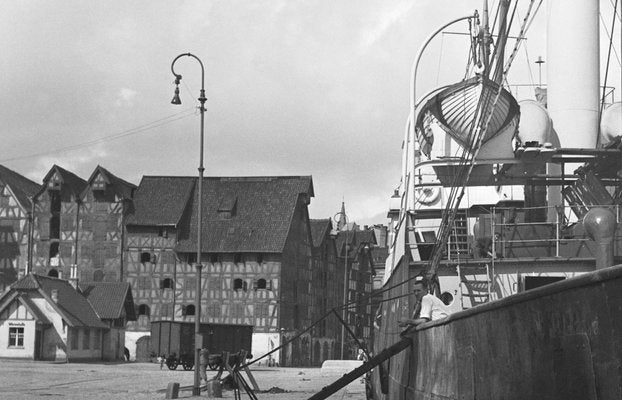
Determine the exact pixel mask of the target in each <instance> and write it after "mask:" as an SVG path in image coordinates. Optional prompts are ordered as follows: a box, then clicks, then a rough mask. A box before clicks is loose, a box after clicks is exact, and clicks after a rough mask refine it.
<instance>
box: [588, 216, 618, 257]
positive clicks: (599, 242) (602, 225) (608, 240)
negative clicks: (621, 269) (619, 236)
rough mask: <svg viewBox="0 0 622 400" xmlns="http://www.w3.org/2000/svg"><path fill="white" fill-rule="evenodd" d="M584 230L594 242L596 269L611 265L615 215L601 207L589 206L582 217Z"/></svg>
mask: <svg viewBox="0 0 622 400" xmlns="http://www.w3.org/2000/svg"><path fill="white" fill-rule="evenodd" d="M583 226H584V227H585V231H586V232H587V234H588V235H589V236H590V238H591V239H592V240H594V242H596V255H595V256H596V269H602V268H608V267H611V266H612V265H613V235H614V233H615V230H616V217H615V215H613V213H612V212H611V211H610V210H609V209H607V208H603V207H594V208H591V209H590V210H589V211H588V212H587V214H585V217H583Z"/></svg>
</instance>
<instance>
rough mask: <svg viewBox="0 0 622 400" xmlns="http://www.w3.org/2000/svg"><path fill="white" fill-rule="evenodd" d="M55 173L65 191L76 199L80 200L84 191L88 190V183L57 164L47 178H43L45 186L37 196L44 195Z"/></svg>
mask: <svg viewBox="0 0 622 400" xmlns="http://www.w3.org/2000/svg"><path fill="white" fill-rule="evenodd" d="M55 172H58V175H59V176H60V177H61V179H62V181H63V187H64V190H68V191H69V192H70V193H71V194H73V196H74V197H75V198H79V197H80V194H81V193H82V191H83V190H84V189H85V188H86V186H87V182H86V181H85V180H84V179H82V178H80V177H79V176H78V175H76V174H74V173H73V172H69V171H67V170H66V169H64V168H62V167H59V166H58V165H56V164H54V165H53V166H52V168H51V169H50V171H49V172H48V173H47V175H45V178H43V186H42V187H41V189H40V190H39V192H38V193H37V196H38V195H40V194H41V193H43V191H44V190H45V188H46V184H47V182H48V180H49V179H50V178H51V177H52V175H54V173H55Z"/></svg>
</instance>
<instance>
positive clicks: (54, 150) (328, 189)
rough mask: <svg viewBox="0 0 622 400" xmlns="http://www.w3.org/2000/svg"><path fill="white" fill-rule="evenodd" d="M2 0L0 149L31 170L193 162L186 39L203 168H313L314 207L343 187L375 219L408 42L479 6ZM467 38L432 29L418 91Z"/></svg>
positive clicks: (393, 163) (444, 75)
mask: <svg viewBox="0 0 622 400" xmlns="http://www.w3.org/2000/svg"><path fill="white" fill-rule="evenodd" d="M2 3H3V5H2V12H1V13H0V34H1V37H2V40H1V41H0V53H1V54H2V57H0V63H1V64H0V65H1V67H2V74H0V82H1V83H2V88H3V90H4V94H3V96H2V98H1V99H0V105H1V107H0V109H1V110H2V111H0V112H1V115H2V125H1V126H0V130H1V138H2V146H1V147H0V164H3V165H5V166H7V167H9V168H11V169H13V170H16V171H17V172H19V173H22V174H23V175H26V176H27V177H29V178H31V179H33V180H35V181H37V182H40V181H41V179H42V178H43V177H44V175H45V174H46V173H47V171H48V170H49V169H50V168H51V166H52V165H53V164H58V165H60V166H62V167H64V168H66V169H68V170H71V171H73V172H74V173H76V174H78V175H79V176H81V177H83V178H84V179H87V178H88V177H89V175H90V174H91V172H92V171H93V169H94V168H95V167H96V166H97V165H98V164H99V165H102V166H103V167H105V168H107V169H109V170H110V171H111V172H113V173H114V174H116V175H118V176H120V177H121V178H124V179H126V180H128V181H130V182H133V183H135V184H138V183H139V181H140V178H141V177H142V176H143V175H193V176H194V175H196V174H197V167H198V158H199V150H198V143H199V126H200V122H199V121H200V119H199V115H198V112H197V110H196V107H197V105H198V103H197V101H196V98H197V97H198V94H199V89H200V82H201V75H200V67H199V64H198V63H197V62H196V61H194V60H193V59H191V58H189V57H183V58H182V59H180V60H179V61H178V62H177V63H176V65H175V69H176V71H177V72H178V73H180V74H181V75H183V79H182V84H181V85H180V90H181V99H182V102H183V104H182V105H181V106H174V105H171V104H170V100H171V98H172V95H173V90H174V84H173V79H174V77H173V75H172V74H171V70H170V66H171V62H172V60H173V59H174V58H175V57H176V56H177V55H179V54H181V53H187V52H190V53H193V54H195V55H197V56H198V57H199V58H200V59H201V60H202V61H203V64H204V66H205V89H206V92H207V98H208V101H207V103H206V107H207V112H206V114H205V168H206V170H205V174H206V176H257V175H312V176H313V181H314V186H315V198H314V199H312V203H311V207H310V213H311V217H312V218H327V217H332V216H333V215H334V214H335V213H336V212H338V211H339V209H340V206H341V202H342V200H343V201H345V203H346V210H347V213H348V216H349V218H350V219H351V220H354V221H357V222H362V223H370V222H376V223H381V222H385V219H384V217H385V215H386V210H387V206H388V198H389V197H390V196H391V194H392V192H393V189H394V188H396V187H397V185H398V184H399V177H400V160H401V141H402V137H403V129H404V123H405V121H406V117H407V114H408V106H409V86H410V73H411V65H412V62H413V59H414V57H415V54H416V53H417V50H418V49H419V47H420V45H421V44H422V42H423V40H424V39H425V38H426V37H427V36H428V35H429V34H430V33H431V32H432V31H433V30H434V29H436V28H437V27H439V26H440V25H442V24H444V23H446V22H448V21H450V20H451V19H453V18H456V17H460V16H463V15H467V14H470V13H472V12H473V10H474V9H476V8H481V0H477V1H467V0H464V1H455V0H427V1H414V0H409V1H402V0H335V1H321V0H314V1H303V0H299V1H298V0H297V1H291V0H264V1H260V0H255V1H250V0H247V1H241V0H223V1H100V2H94V1H88V2H86V1H77V0H76V1H67V0H63V1H53V2H51V1H45V0H41V1H32V0H20V1H3V2H2ZM540 14H541V17H540V16H539V19H543V18H544V14H545V10H541V11H540ZM539 19H538V20H536V22H538V21H539ZM516 25H518V24H516ZM536 25H537V24H536ZM534 26H535V25H534ZM465 29H466V23H462V24H458V25H456V26H455V27H454V28H452V29H450V31H453V32H458V31H460V32H465ZM534 29H536V28H534ZM538 46H540V47H538ZM542 46H543V43H542V41H541V40H534V41H531V42H529V41H528V47H527V48H526V49H527V50H528V51H525V50H522V51H521V55H522V56H528V57H529V58H528V59H527V61H518V60H517V65H518V67H517V69H520V68H522V70H523V72H524V73H523V74H522V76H520V77H518V78H517V80H516V81H515V82H514V83H537V79H538V72H537V69H535V68H536V67H535V64H533V62H534V61H535V59H536V58H537V56H538V55H543V54H544V49H543V48H542ZM466 51H467V49H466V46H465V36H461V35H442V36H440V37H439V38H438V39H437V40H435V41H434V42H433V44H432V45H431V46H430V50H429V54H428V55H427V56H426V58H425V61H424V62H423V63H422V66H421V70H422V75H421V76H422V78H420V80H419V82H418V84H419V85H420V86H421V90H422V92H423V91H425V90H428V89H431V88H432V87H433V86H436V85H437V84H440V83H446V82H449V81H457V80H459V79H460V78H461V76H462V75H463V73H464V67H465V62H466V54H467V53H466ZM521 62H522V63H523V64H522V65H523V66H522V67H521V66H520V65H521V64H520V63H521ZM528 65H531V66H532V67H531V70H530V69H529V68H527V67H525V66H528ZM543 78H545V77H544V76H543ZM534 79H535V82H534ZM518 80H520V82H519V81H518Z"/></svg>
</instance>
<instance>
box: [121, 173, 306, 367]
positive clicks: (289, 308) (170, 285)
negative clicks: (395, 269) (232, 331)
mask: <svg viewBox="0 0 622 400" xmlns="http://www.w3.org/2000/svg"><path fill="white" fill-rule="evenodd" d="M197 182H198V180H197V178H190V177H162V176H145V177H143V179H142V181H141V183H140V185H139V187H138V189H137V191H136V194H135V196H134V208H135V209H134V212H133V213H132V214H131V215H130V216H129V217H128V218H127V223H126V228H127V265H126V267H127V268H126V272H127V273H126V276H127V281H128V282H130V283H131V284H132V286H133V287H134V288H135V290H134V293H135V301H136V303H137V304H138V308H137V310H138V312H137V314H138V315H137V317H138V321H137V322H136V323H133V324H131V325H130V327H129V329H128V330H133V331H134V332H135V333H134V334H133V335H132V334H131V332H128V342H129V341H132V340H136V341H138V340H139V339H140V337H142V336H145V335H147V334H148V329H149V321H150V320H151V319H158V320H180V321H194V318H195V306H194V298H195V290H196V289H195V288H196V279H197V272H196V268H195V264H196V254H197V247H198V244H197V220H198V217H197V196H198V194H197V193H198V191H197ZM313 195H314V194H313V183H312V179H311V177H309V176H281V177H234V178H216V177H213V178H212V177H210V178H205V179H204V183H203V198H202V200H203V201H202V203H203V207H202V208H203V218H202V243H201V244H200V246H201V258H202V264H203V269H202V270H203V274H202V284H201V287H202V293H201V297H202V306H201V321H204V322H209V323H227V324H236V323H239V324H250V325H253V326H254V330H253V332H254V333H253V354H254V355H255V356H260V355H262V354H265V353H267V352H268V351H270V350H271V349H273V348H274V347H275V346H278V345H279V343H281V340H282V334H283V332H293V331H296V330H297V329H301V328H302V327H308V326H309V325H310V324H311V319H312V312H311V307H310V305H311V303H312V301H311V297H312V295H313V293H312V292H311V289H312V286H311V281H312V274H313V264H312V239H311V232H310V225H309V216H308V210H307V206H308V205H309V202H310V198H311V197H312V196H313ZM130 336H132V338H130ZM128 347H129V346H128ZM130 349H131V347H130ZM311 351H312V349H311V347H310V346H307V348H306V350H305V352H303V353H302V354H298V357H299V358H298V359H297V360H305V361H304V363H307V364H309V363H310V362H311V359H312V355H311ZM137 357H140V355H137Z"/></svg>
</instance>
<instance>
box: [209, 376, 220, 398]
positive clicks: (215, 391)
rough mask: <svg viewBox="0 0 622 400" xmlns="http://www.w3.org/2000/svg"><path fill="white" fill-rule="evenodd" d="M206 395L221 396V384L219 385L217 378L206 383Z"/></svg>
mask: <svg viewBox="0 0 622 400" xmlns="http://www.w3.org/2000/svg"><path fill="white" fill-rule="evenodd" d="M207 397H210V398H213V399H220V398H222V386H220V381H219V380H218V379H215V380H213V381H210V382H208V383H207Z"/></svg>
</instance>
